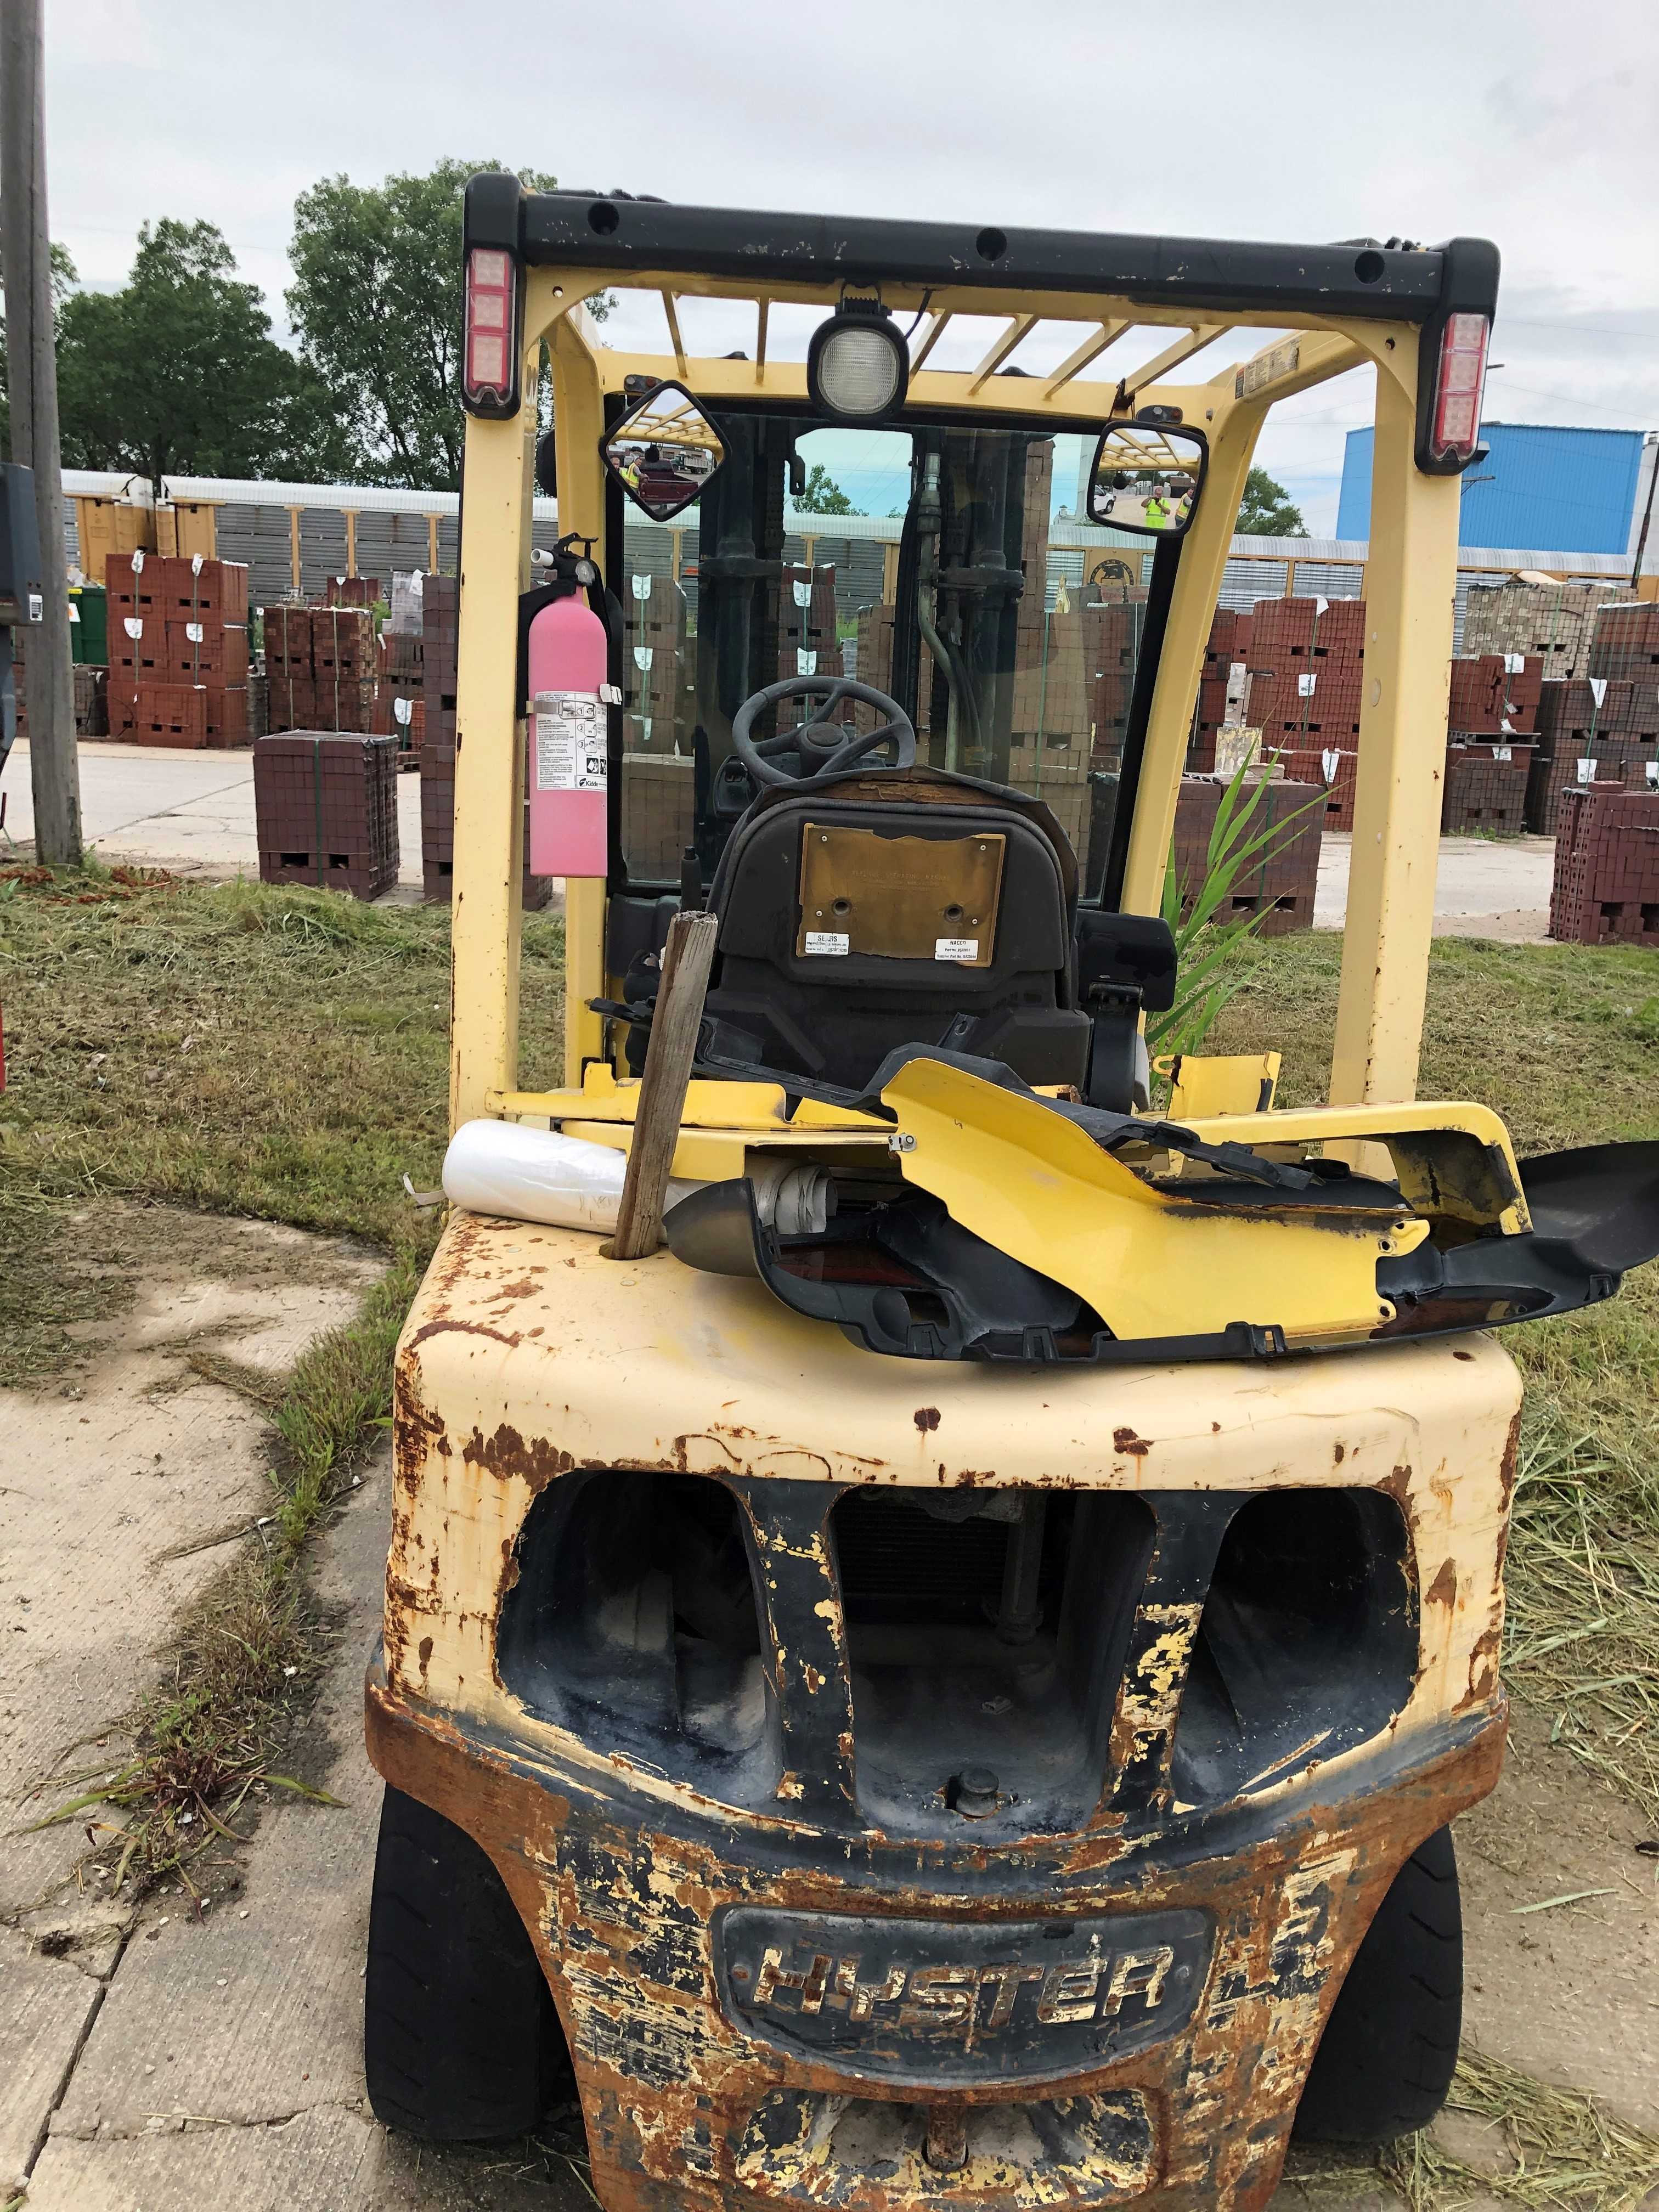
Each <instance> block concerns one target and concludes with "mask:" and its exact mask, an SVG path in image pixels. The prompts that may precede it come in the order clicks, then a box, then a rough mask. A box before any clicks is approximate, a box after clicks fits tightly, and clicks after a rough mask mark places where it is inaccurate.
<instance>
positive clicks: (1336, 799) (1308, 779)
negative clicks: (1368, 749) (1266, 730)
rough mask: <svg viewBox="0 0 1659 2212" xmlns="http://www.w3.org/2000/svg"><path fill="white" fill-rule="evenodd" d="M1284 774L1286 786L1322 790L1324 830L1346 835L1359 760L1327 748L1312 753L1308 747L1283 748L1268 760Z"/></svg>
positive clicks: (1355, 755)
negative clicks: (1275, 762)
mask: <svg viewBox="0 0 1659 2212" xmlns="http://www.w3.org/2000/svg"><path fill="white" fill-rule="evenodd" d="M1269 757H1270V758H1271V759H1273V760H1275V761H1277V762H1278V763H1279V766H1280V767H1281V768H1282V769H1284V771H1285V781H1286V782H1287V783H1302V784H1308V785H1310V786H1311V785H1318V784H1323V785H1324V787H1325V811H1324V813H1323V815H1322V817H1321V820H1322V826H1323V827H1324V828H1325V829H1335V830H1340V831H1343V832H1346V831H1349V830H1352V828H1353V799H1354V787H1355V785H1356V784H1357V782H1358V774H1359V756H1358V753H1356V752H1345V751H1343V750H1341V749H1340V747H1336V746H1330V747H1327V748H1325V749H1324V750H1320V751H1315V750H1312V749H1311V748H1310V747H1303V746H1285V747H1282V748H1280V750H1278V751H1277V752H1274V753H1273V754H1271V755H1270V756H1269Z"/></svg>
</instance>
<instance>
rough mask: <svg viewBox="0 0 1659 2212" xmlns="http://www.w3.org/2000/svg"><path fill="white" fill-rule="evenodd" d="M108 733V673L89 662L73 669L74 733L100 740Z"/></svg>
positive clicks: (106, 670) (105, 669) (79, 664)
mask: <svg viewBox="0 0 1659 2212" xmlns="http://www.w3.org/2000/svg"><path fill="white" fill-rule="evenodd" d="M108 732H109V671H108V669H107V668H101V667H98V666H95V665H94V664H93V663H91V662H89V661H79V662H77V663H76V668H75V733H76V737H80V738H101V737H106V736H107V735H108Z"/></svg>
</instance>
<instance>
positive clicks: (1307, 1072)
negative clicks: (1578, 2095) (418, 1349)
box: [0, 872, 1659, 1812]
mask: <svg viewBox="0 0 1659 2212" xmlns="http://www.w3.org/2000/svg"><path fill="white" fill-rule="evenodd" d="M525 947H526V957H525V968H524V990H523V1018H522V1034H523V1040H524V1057H525V1067H524V1073H525V1079H526V1081H527V1082H529V1083H532V1084H533V1083H554V1082H557V1081H558V1080H559V1079H560V1066H561V1046H560V1022H561V1014H562V951H563V935H562V925H561V924H560V923H559V922H558V921H537V920H533V919H532V920H531V921H527V922H526V928H525ZM1340 950H1341V947H1340V939H1337V938H1335V937H1333V936H1329V935H1325V934H1320V935H1312V936H1301V937H1294V938H1283V939H1277V940H1275V941H1273V942H1271V943H1266V944H1260V945H1254V946H1250V947H1247V948H1246V949H1245V950H1244V951H1243V952H1242V953H1241V955H1240V956H1239V958H1240V963H1241V967H1242V971H1243V975H1244V983H1243V988H1242V990H1241V991H1240V993H1239V994H1238V996H1237V998H1236V999H1235V1000H1233V1002H1232V1004H1231V1006H1230V1007H1229V1008H1228V1010H1227V1011H1226V1012H1225V1015H1224V1016H1223V1018H1222V1021H1221V1024H1220V1025H1219V1027H1218V1030H1217V1032H1216V1034H1215V1036H1214V1037H1213V1038H1212V1049H1215V1050H1220V1051H1227V1050H1233V1051H1238V1050H1245V1049H1258V1050H1259V1049H1261V1048H1266V1047H1267V1046H1269V1045H1272V1046H1277V1047H1278V1048H1280V1049H1281V1050H1282V1051H1283V1052H1284V1054H1285V1075H1284V1082H1283V1089H1282V1092H1281V1096H1282V1097H1283V1098H1284V1100H1285V1102H1286V1103H1298V1102H1302V1101H1306V1100H1310V1099H1315V1098H1317V1097H1319V1096H1320V1095H1321V1091H1320V1086H1321V1085H1322V1081H1323V1079H1324V1073H1325V1070H1326V1068H1327V1067H1328V1065H1329V1057H1330V1042H1331V1034H1332V1029H1333V1025H1334V1019H1335V1010H1336V990H1337V980H1338V966H1339V961H1340ZM448 951H449V946H448V917H447V913H445V912H444V911H442V910H439V909H428V908H405V907H396V908H366V907H361V906H356V905H354V904H353V903H352V902H349V900H347V899H344V898H342V897H340V896H337V895H336V894H333V893H330V892H324V891H305V890H270V889H265V888H264V887H261V886H259V885H257V884H236V885H228V886H224V887H222V888H217V889H191V890H183V889H178V888H171V887H167V886H162V887H159V888H154V889H141V890H137V891H136V892H133V891H131V890H128V889H127V888H126V887H124V886H122V885H120V884H113V883H112V882H111V881H110V880H109V879H108V878H104V877H100V876H98V875H96V874H89V875H88V876H87V877H85V878H74V879H72V880H71V879H65V880H64V882H63V883H62V884H58V885H35V886H30V885H29V884H27V882H26V881H24V880H21V879H20V878H19V877H18V876H17V875H16V874H15V872H14V873H13V874H12V876H11V877H10V878H9V879H0V1007H3V1014H4V1021H5V1030H6V1040H7V1051H8V1060H9V1079H10V1082H9V1089H8V1091H7V1092H6V1094H5V1096H4V1097H3V1099H0V1380H6V1379H18V1378H20V1377H25V1376H27V1375H28V1374H29V1373H30V1372H31V1371H40V1370H42V1369H43V1368H44V1367H45V1366H46V1365H48V1364H51V1363H52V1361H53V1360H54V1359H56V1358H58V1357H60V1356H61V1354H62V1351H63V1347H64V1334H63V1324H64V1322H65V1321H68V1320H72V1319H74V1318H76V1317H79V1316H83V1315H85V1314H87V1313H88V1312H91V1311H95V1310H97V1301H98V1299H99V1298H100V1296H101V1295H102V1294H103V1293H102V1290H101V1288H100V1279H99V1262H100V1255H98V1254H97V1253H95V1252H91V1253H89V1252H87V1251H84V1250H77V1249H73V1248H72V1246H71V1244H70V1243H69V1242H68V1241H67V1240H64V1239H63V1238H61V1237H58V1236H57V1235H55V1234H54V1224H55V1222H57V1221H58V1220H59V1219H60V1218H61V1216H62V1213H63V1211H64V1209H65V1208H66V1206H67V1205H68V1204H69V1203H70V1202H71V1201H75V1202H84V1200H86V1198H87V1197H88V1195H90V1194H95V1193H97V1192H100V1191H106V1192H111V1193H118V1194H124V1195H127V1196H130V1197H134V1198H138V1199H149V1200H165V1201H167V1202H169V1203H172V1204H175V1205H179V1206H198V1207H203V1208H206V1209H209V1210H218V1211H224V1212H239V1213H250V1214H258V1215H262V1216H265V1217H267V1218H273V1219H278V1220H283V1221H287V1222H291V1223H294V1224H296V1225H300V1226H302V1227H307V1228H315V1229H322V1230H330V1231H349V1232H351V1233H353V1234H356V1235H357V1236H360V1237H366V1238H368V1239H369V1240H371V1241H372V1242H374V1243H376V1244H378V1245H380V1246H381V1247H382V1248H384V1249H386V1251H387V1252H388V1253H390V1254H391V1255H392V1256H393V1257H394V1258H395V1259H398V1261H401V1262H402V1263H403V1264H402V1267H400V1269H399V1277H400V1279H401V1278H402V1277H404V1276H405V1275H407V1276H409V1277H410V1278H411V1279H412V1273H413V1271H414V1270H416V1269H418V1267H419V1266H420V1265H421V1264H422V1261H423V1259H424V1255H425V1253H426V1251H427V1250H428V1249H429V1246H430V1240H431V1237H432V1236H433V1234H434V1228H435V1217H434V1216H433V1215H432V1214H430V1213H425V1214H423V1213H419V1212H416V1210H415V1209H414V1208H413V1207H412V1206H410V1204H409V1202H408V1200H407V1198H406V1196H405V1194H404V1188H403V1177H404V1175H405V1174H407V1175H408V1176H410V1178H411V1180H412V1181H413V1182H414V1183H415V1185H416V1188H431V1187H432V1186H434V1185H435V1183H436V1182H437V1180H438V1173H439V1166H440V1162H441V1158H442V1152H443V1143H444V1124H445V1112H446V1094H447V1048H446V1033H447V1015H448V1000H449V975H448ZM1420 1089H1421V1091H1422V1094H1423V1095H1424V1096H1425V1097H1474V1098H1477V1099H1480V1100H1483V1101H1485V1102H1486V1103H1488V1104H1490V1105H1492V1106H1493V1107H1495V1108H1496V1109H1498V1112H1499V1113H1501V1114H1502V1115H1504V1118H1505V1120H1506V1121H1507V1122H1508V1123H1509V1126H1510V1129H1511V1131H1512V1132H1513V1133H1514V1136H1515V1139H1516V1148H1517V1150H1518V1151H1519V1152H1522V1154H1523V1155H1524V1154H1525V1153H1527V1152H1540V1151H1544V1150H1547V1149H1551V1148H1553V1147H1556V1146H1568V1145H1572V1144H1578V1143H1585V1142H1589V1141H1594V1140H1597V1139H1607V1138H1612V1137H1659V957H1655V956H1654V955H1653V954H1651V953H1645V952H1639V951H1592V950H1588V949H1583V948H1578V947H1574V946H1567V945H1559V946H1557V945H1495V944H1486V943H1483V942H1478V941H1473V940H1465V939H1449V940H1446V941H1443V942H1442V943H1440V944H1438V945H1437V946H1436V948H1435V957H1434V962H1433V967H1432V969H1431V979H1430V992H1429V1010H1428V1021H1427V1028H1426V1033H1425V1043H1424V1054H1423V1075H1422V1080H1421V1085H1420ZM385 1333H386V1332H385V1323H384V1321H382V1322H381V1324H380V1339H381V1340H384V1338H385ZM1506 1341H1507V1343H1508V1344H1509V1345H1510V1348H1511V1349H1512V1350H1513V1351H1514V1352H1516V1356H1517V1357H1518V1358H1520V1360H1521V1362H1522V1365H1523V1366H1524V1367H1525V1369H1526V1370H1527V1373H1528V1380H1529V1383H1530V1386H1531V1390H1530V1398H1529V1412H1528V1426H1527V1435H1526V1447H1525V1479H1524V1480H1523V1482H1522V1487H1521V1489H1520V1492H1519V1493H1518V1496H1517V1500H1516V1532H1515V1541H1514V1544H1513V1547H1512V1549H1511V1553H1510V1594H1511V1620H1510V1649H1509V1653H1508V1657H1507V1662H1506V1663H1507V1670H1508V1674H1509V1678H1510V1681H1511V1683H1512V1684H1513V1685H1514V1686H1516V1687H1517V1688H1518V1689H1520V1690H1521V1691H1522V1692H1524V1693H1525V1694H1526V1695H1528V1697H1530V1698H1533V1699H1535V1700H1537V1701H1538V1702H1539V1703H1540V1704H1541V1705H1544V1706H1545V1707H1546V1708H1547V1709H1548V1710H1549V1711H1551V1713H1552V1715H1553V1716H1554V1717H1556V1721H1557V1726H1558V1731H1559V1736H1560V1738H1561V1740H1562V1741H1565V1742H1567V1743H1569V1744H1570V1745H1571V1747H1572V1748H1573V1749H1574V1751H1575V1752H1576V1753H1577V1755H1578V1756H1579V1757H1581V1758H1582V1759H1584V1760H1585V1761H1586V1763H1588V1764H1589V1765H1594V1766H1596V1767H1598V1768H1599V1769H1600V1770H1601V1771H1603V1772H1604V1773H1606V1774H1607V1776H1608V1777H1609V1778H1611V1779H1613V1780H1614V1781H1616V1782H1617V1783H1618V1784H1620V1786H1621V1787H1622V1788H1624V1789H1626V1790H1630V1791H1632V1793H1634V1794H1635V1795H1637V1796H1639V1797H1641V1798H1643V1799H1644V1801H1645V1802H1647V1803H1648V1804H1650V1806H1652V1807H1653V1808H1655V1809H1656V1812H1659V1454H1656V1449H1655V1446H1656V1437H1659V1266H1655V1267H1648V1268H1645V1269H1643V1270H1641V1271H1639V1272H1638V1273H1637V1274H1635V1275H1633V1276H1632V1278H1630V1279H1629V1280H1628V1281H1627V1283H1626V1287H1625V1290H1624V1291H1623V1293H1622V1295H1621V1296H1620V1297H1619V1298H1618V1299H1616V1300H1614V1301H1613V1302H1612V1303H1611V1304H1607V1305H1604V1306H1601V1307H1597V1308H1594V1309H1592V1310H1590V1311H1589V1312H1587V1313H1584V1314H1582V1315H1578V1316H1573V1317H1571V1318H1570V1319H1568V1320H1565V1321H1559V1322H1547V1323H1543V1324H1540V1325H1538V1326H1535V1327H1527V1328H1519V1329H1514V1330H1510V1332H1508V1333H1507V1336H1506Z"/></svg>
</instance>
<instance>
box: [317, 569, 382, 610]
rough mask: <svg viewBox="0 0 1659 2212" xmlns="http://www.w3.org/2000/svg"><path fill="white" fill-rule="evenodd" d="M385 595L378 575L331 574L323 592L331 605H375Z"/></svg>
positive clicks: (326, 603) (325, 600)
mask: <svg viewBox="0 0 1659 2212" xmlns="http://www.w3.org/2000/svg"><path fill="white" fill-rule="evenodd" d="M385 597H386V593H385V592H383V591H382V590H381V588H380V578H379V577H378V576H331V577H330V578H329V580H328V584H327V586H326V588H325V591H324V592H323V599H324V602H325V605H329V606H331V607H373V606H375V605H378V604H379V602H380V600H382V599H385Z"/></svg>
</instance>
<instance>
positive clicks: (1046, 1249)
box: [881, 1060, 1428, 1344]
mask: <svg viewBox="0 0 1659 2212" xmlns="http://www.w3.org/2000/svg"><path fill="white" fill-rule="evenodd" d="M881 1095H882V1097H883V1099H884V1101H885V1103H887V1104H888V1105H889V1106H890V1107H892V1108H893V1109H894V1110H895V1111H896V1114H897V1115H898V1117H899V1131H900V1133H901V1135H902V1136H904V1137H908V1138H910V1139H913V1142H912V1144H911V1145H910V1146H909V1147H908V1149H901V1150H900V1152H899V1161H900V1164H901V1166H902V1169H903V1171H904V1175H905V1177H906V1179H907V1181H908V1182H915V1183H918V1184H920V1185H921V1188H923V1189H924V1190H928V1191H931V1192H932V1193H933V1195H934V1197H935V1198H938V1199H941V1200H943V1201H944V1203H945V1206H947V1207H948V1208H949V1209H950V1212H951V1218H952V1219H953V1220H956V1221H959V1222H960V1223H961V1224H962V1225H963V1228H964V1229H971V1230H972V1231H974V1233H975V1236H978V1237H984V1239H985V1240H986V1242H987V1243H990V1244H994V1245H995V1246H996V1248H997V1249H998V1250H999V1251H1000V1252H1006V1253H1007V1254H1008V1255H1010V1256H1011V1257H1012V1258H1013V1259H1016V1260H1020V1261H1024V1263H1025V1265H1026V1266H1027V1267H1036V1268H1037V1269H1039V1270H1040V1271H1041V1272H1042V1273H1043V1274H1045V1275H1050V1276H1052V1277H1053V1278H1054V1280H1055V1281H1056V1282H1060V1283H1064V1284H1065V1285H1066V1288H1067V1289H1068V1290H1072V1291H1076V1292H1077V1293H1078V1295H1079V1297H1083V1298H1085V1299H1086V1300H1087V1301H1088V1303H1089V1304H1090V1305H1091V1306H1092V1307H1093V1308H1094V1310H1095V1311H1096V1312H1097V1314H1098V1315H1099V1316H1100V1317H1101V1319H1102V1320H1103V1322H1105V1323H1106V1325H1107V1327H1108V1328H1109V1329H1110V1330H1111V1331H1112V1333H1113V1334H1114V1335H1115V1336H1117V1337H1119V1338H1121V1339H1123V1340H1134V1339H1135V1338H1137V1337H1158V1336H1195V1335H1202V1334H1214V1333H1218V1332H1219V1331H1220V1330H1222V1329H1225V1328H1227V1327H1228V1326H1229V1325H1230V1324H1231V1322H1241V1321H1242V1322H1252V1323H1254V1324H1255V1326H1257V1327H1259V1328H1267V1327H1270V1326H1273V1325H1274V1324H1277V1326H1278V1327H1279V1328H1282V1329H1283V1330H1284V1332H1285V1338H1286V1340H1288V1341H1289V1342H1291V1343H1292V1344H1297V1343H1302V1344H1315V1343H1321V1344H1325V1343H1329V1342H1331V1341H1332V1340H1334V1339H1341V1338H1347V1337H1351V1338H1354V1339H1359V1338H1364V1337H1366V1336H1369V1335H1370V1333H1371V1331H1372V1330H1373V1329H1375V1328H1378V1327H1379V1326H1380V1325H1381V1324H1382V1323H1383V1322H1385V1321H1390V1320H1392V1319H1393V1317H1394V1307H1393V1306H1392V1304H1390V1303H1389V1301H1388V1300H1387V1299H1385V1298H1379V1297H1378V1296H1377V1291H1376V1262H1377V1261H1378V1259H1379V1258H1381V1257H1383V1256H1387V1255H1395V1254H1399V1253H1402V1252H1409V1251H1412V1250H1413V1249H1415V1247H1416V1246H1417V1245H1419V1244H1420V1243H1422V1241H1423V1239H1424V1237H1426V1236H1427V1234H1428V1224H1427V1223H1426V1222H1425V1221H1413V1220H1408V1219H1407V1218H1405V1217H1404V1215H1403V1214H1402V1215H1401V1217H1399V1218H1383V1219H1379V1218H1377V1217H1376V1215H1374V1214H1372V1215H1364V1214H1362V1215H1355V1214H1352V1213H1349V1214H1346V1215H1345V1214H1343V1213H1341V1212H1338V1211H1336V1210H1335V1209H1333V1210H1332V1211H1330V1212H1320V1213H1317V1214H1310V1212H1307V1211H1306V1210H1304V1209H1302V1208H1297V1209H1294V1210H1292V1209H1291V1208H1289V1207H1286V1208H1285V1210H1283V1211H1282V1212H1281V1211H1275V1210H1273V1208H1272V1207H1271V1206H1251V1207H1249V1208H1248V1209H1245V1208H1239V1209H1237V1210H1235V1211H1224V1210H1223V1208H1222V1207H1220V1206H1206V1205H1203V1204H1194V1202H1193V1201H1192V1200H1188V1199H1181V1198H1176V1197H1174V1196H1166V1195H1165V1194H1164V1193H1162V1192H1160V1191H1157V1190H1154V1189H1152V1188H1151V1187H1150V1186H1149V1185H1147V1184H1146V1183H1144V1182H1140V1181H1139V1179H1138V1178H1137V1177H1136V1176H1134V1175H1133V1174H1132V1173H1131V1172H1130V1170H1128V1169H1127V1167H1125V1166H1124V1165H1123V1164H1122V1163H1121V1161H1119V1160H1116V1159H1114V1158H1113V1157H1112V1155H1111V1154H1110V1153H1109V1152H1103V1151H1102V1150H1101V1148H1100V1146H1098V1145H1097V1144H1096V1143H1095V1141H1094V1139H1092V1138H1091V1136H1090V1135H1089V1134H1088V1133H1087V1132H1086V1131H1085V1130H1084V1129H1081V1128H1079V1127H1078V1125H1077V1124H1076V1123H1075V1122H1073V1121H1066V1119H1065V1118H1064V1117H1063V1116H1062V1115H1059V1114H1056V1113H1054V1111H1053V1110H1052V1109H1050V1108H1048V1107H1047V1106H1043V1105H1040V1104H1039V1103H1037V1102H1036V1099H1034V1098H1024V1097H1020V1096H1019V1094H1018V1092H1016V1091H1004V1090H1001V1089H1000V1088H999V1087H998V1086H997V1085H995V1084H993V1083H986V1082H984V1081H982V1080H981V1079H980V1078H979V1077H978V1076H975V1075H968V1074H964V1073H962V1071H961V1070H959V1069H957V1068H953V1067H948V1066H945V1064H944V1063H943V1062H942V1061H939V1060H911V1061H910V1062H909V1064H908V1066H905V1067H902V1068H901V1069H900V1071H899V1073H897V1075H896V1076H895V1077H894V1079H893V1080H892V1081H891V1082H890V1084H888V1085H887V1086H886V1088H885V1089H884V1091H883V1092H882V1094H881Z"/></svg>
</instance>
